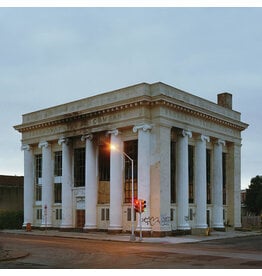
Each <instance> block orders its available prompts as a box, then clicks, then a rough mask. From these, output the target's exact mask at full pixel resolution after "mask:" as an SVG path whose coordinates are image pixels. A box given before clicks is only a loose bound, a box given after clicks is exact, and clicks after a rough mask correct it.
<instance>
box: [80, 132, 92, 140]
mask: <svg viewBox="0 0 262 276" xmlns="http://www.w3.org/2000/svg"><path fill="white" fill-rule="evenodd" d="M93 137H94V135H93V134H92V133H87V134H84V135H82V137H81V141H82V142H84V141H86V140H87V139H88V140H90V141H92V140H93Z"/></svg>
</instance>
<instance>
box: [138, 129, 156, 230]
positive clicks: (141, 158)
mask: <svg viewBox="0 0 262 276" xmlns="http://www.w3.org/2000/svg"><path fill="white" fill-rule="evenodd" d="M151 129H152V126H150V125H147V124H144V125H139V126H135V127H134V128H133V131H134V132H137V131H138V198H139V199H144V200H146V212H144V213H142V230H143V231H150V230H151V226H150V225H147V224H145V222H144V220H143V218H144V217H150V130H151ZM138 228H140V224H139V223H138Z"/></svg>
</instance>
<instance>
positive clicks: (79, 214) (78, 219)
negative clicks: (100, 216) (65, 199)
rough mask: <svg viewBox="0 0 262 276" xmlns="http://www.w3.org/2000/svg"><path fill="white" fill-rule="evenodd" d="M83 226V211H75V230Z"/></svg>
mask: <svg viewBox="0 0 262 276" xmlns="http://www.w3.org/2000/svg"><path fill="white" fill-rule="evenodd" d="M84 226H85V210H76V228H83V227H84Z"/></svg>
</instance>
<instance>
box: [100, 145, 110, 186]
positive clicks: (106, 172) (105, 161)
mask: <svg viewBox="0 0 262 276" xmlns="http://www.w3.org/2000/svg"><path fill="white" fill-rule="evenodd" d="M98 166H99V181H110V150H109V149H108V146H107V145H100V146H99V161H98Z"/></svg>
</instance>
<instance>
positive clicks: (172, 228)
mask: <svg viewBox="0 0 262 276" xmlns="http://www.w3.org/2000/svg"><path fill="white" fill-rule="evenodd" d="M247 127H248V125H247V124H245V123H243V122H241V120H240V113H239V112H237V111H233V110H232V95H231V94H229V93H221V94H219V95H218V103H217V104H216V103H213V102H210V101H207V100H205V99H202V98H199V97H197V96H194V95H192V94H189V93H187V92H184V91H181V90H179V89H176V88H174V87H171V86H169V85H166V84H164V83H153V84H147V83H141V84H138V85H134V86H131V87H126V88H123V89H119V90H115V91H112V92H108V93H105V94H100V95H97V96H93V97H89V98H85V99H81V100H78V101H74V102H70V103H66V104H63V105H59V106H54V107H51V108H47V109H44V110H39V111H35V112H32V113H28V114H25V115H23V121H22V124H20V125H17V126H15V129H16V130H18V131H19V132H21V134H22V149H23V150H24V172H25V198H24V202H25V205H24V216H25V217H24V226H25V225H26V223H32V225H33V226H35V227H46V226H47V227H59V228H61V229H75V228H79V229H83V230H84V231H90V230H92V231H93V230H107V231H110V232H119V231H120V232H121V231H124V232H125V231H128V232H129V231H130V229H131V198H132V193H131V190H132V189H131V187H132V179H133V184H134V195H135V197H137V198H139V199H144V200H146V205H147V207H146V212H144V213H143V214H142V224H141V226H142V230H143V232H144V235H146V234H148V235H152V236H161V235H168V234H170V233H171V232H181V231H182V232H194V233H201V232H204V231H205V230H206V228H207V227H208V226H209V227H211V228H214V229H218V230H223V229H224V224H225V222H228V223H229V224H230V225H232V226H234V227H241V198H240V195H241V193H240V192H241V188H240V177H241V166H240V161H241V160H240V159H241V132H242V131H243V130H245V129H246V128H247ZM110 143H111V144H114V146H115V147H116V148H117V149H118V150H117V151H115V150H110V148H109V144H110ZM127 156H128V157H129V158H128V157H127ZM130 160H133V165H134V166H133V168H134V170H133V178H132V173H131V171H132V170H131V169H132V166H131V164H132V163H131V162H130ZM135 219H136V221H135V224H136V227H137V226H139V222H138V216H136V218H135Z"/></svg>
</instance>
